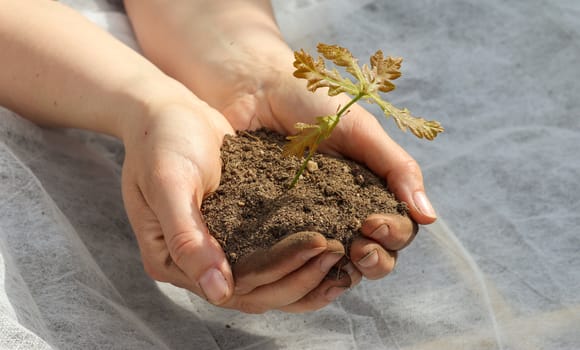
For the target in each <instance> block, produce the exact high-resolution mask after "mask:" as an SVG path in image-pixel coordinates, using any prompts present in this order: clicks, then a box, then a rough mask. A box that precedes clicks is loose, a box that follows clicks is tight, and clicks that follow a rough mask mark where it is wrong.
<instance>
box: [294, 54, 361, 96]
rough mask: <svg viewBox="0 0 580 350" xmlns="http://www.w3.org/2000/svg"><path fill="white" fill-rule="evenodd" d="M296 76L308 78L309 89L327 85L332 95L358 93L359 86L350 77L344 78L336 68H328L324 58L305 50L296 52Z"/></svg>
mask: <svg viewBox="0 0 580 350" xmlns="http://www.w3.org/2000/svg"><path fill="white" fill-rule="evenodd" d="M294 68H296V70H295V71H294V76H295V77H297V78H301V79H306V80H307V81H308V83H307V89H308V90H309V91H312V92H314V91H316V90H317V89H318V88H321V87H327V88H328V94H329V95H330V96H335V95H338V94H340V93H342V92H346V93H350V94H353V95H356V93H357V92H358V88H357V86H356V85H355V84H353V82H352V81H351V80H350V79H347V78H343V77H342V76H341V75H340V73H339V72H338V71H337V70H336V69H333V70H328V69H327V68H326V65H325V64H324V60H323V59H322V58H321V57H318V58H317V59H316V60H314V58H312V56H310V55H309V54H308V53H306V52H304V50H302V49H301V50H300V51H296V52H294Z"/></svg>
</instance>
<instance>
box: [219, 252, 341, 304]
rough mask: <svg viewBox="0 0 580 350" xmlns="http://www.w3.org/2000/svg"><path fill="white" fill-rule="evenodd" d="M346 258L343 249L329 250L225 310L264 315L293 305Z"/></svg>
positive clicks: (239, 299)
mask: <svg viewBox="0 0 580 350" xmlns="http://www.w3.org/2000/svg"><path fill="white" fill-rule="evenodd" d="M343 256H344V248H342V245H341V249H340V250H328V251H326V252H324V253H322V254H320V255H318V256H316V257H315V258H313V259H310V260H309V261H308V262H307V263H306V264H305V265H304V266H303V267H302V268H300V269H298V270H296V271H294V272H292V273H290V274H288V275H287V276H285V277H284V278H282V279H280V280H278V281H276V282H274V283H271V284H268V285H264V286H261V287H258V288H256V289H254V290H253V291H252V292H251V293H249V294H246V295H242V296H236V295H234V297H233V298H232V299H231V300H230V301H228V302H227V303H225V304H223V306H225V307H229V308H233V309H237V310H241V311H243V312H246V313H263V312H266V311H268V310H272V309H279V308H281V307H284V306H286V305H289V304H292V303H294V302H296V301H298V300H300V299H301V298H303V297H304V296H305V295H307V294H308V293H310V292H311V291H312V290H313V289H314V288H316V287H317V286H318V285H319V284H320V283H321V281H323V280H324V278H325V277H326V275H327V274H328V272H329V271H330V269H331V268H332V267H333V266H334V265H335V264H336V263H337V262H338V261H339V260H340V259H341V258H342V257H343Z"/></svg>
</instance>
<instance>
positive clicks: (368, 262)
mask: <svg viewBox="0 0 580 350" xmlns="http://www.w3.org/2000/svg"><path fill="white" fill-rule="evenodd" d="M378 262H379V253H378V252H377V250H376V249H374V250H373V251H372V252H370V253H368V254H367V255H365V256H364V257H363V258H362V259H360V260H359V261H358V262H357V264H359V265H360V266H362V267H373V266H375V265H376V264H377V263H378Z"/></svg>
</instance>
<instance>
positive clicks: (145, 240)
mask: <svg viewBox="0 0 580 350" xmlns="http://www.w3.org/2000/svg"><path fill="white" fill-rule="evenodd" d="M122 189H123V200H124V203H125V208H126V211H127V216H128V217H129V221H130V222H131V226H132V227H133V230H134V231H135V236H136V237H137V243H138V245H139V250H140V253H141V260H142V263H143V268H144V269H145V272H146V273H147V274H148V275H149V277H151V278H152V279H154V280H156V281H159V282H168V283H171V284H174V285H176V286H178V287H181V288H187V289H191V288H192V287H193V284H192V282H191V281H190V280H189V279H188V278H187V276H186V275H185V274H184V273H183V271H181V269H179V267H177V266H176V265H175V264H174V263H173V260H172V259H171V256H170V254H169V250H168V249H167V245H166V244H165V239H164V238H163V232H162V231H161V225H160V224H159V221H158V220H157V217H156V216H155V214H154V213H153V212H152V211H151V209H150V208H149V207H148V206H147V204H146V203H145V199H144V198H143V195H142V193H141V191H140V190H139V188H138V187H137V186H123V188H122Z"/></svg>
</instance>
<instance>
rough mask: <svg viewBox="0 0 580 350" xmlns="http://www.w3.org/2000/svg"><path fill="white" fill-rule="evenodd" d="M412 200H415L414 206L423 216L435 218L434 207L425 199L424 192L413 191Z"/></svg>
mask: <svg viewBox="0 0 580 350" xmlns="http://www.w3.org/2000/svg"><path fill="white" fill-rule="evenodd" d="M413 201H414V202H415V207H416V208H417V209H418V210H419V211H420V212H421V213H422V214H423V215H425V216H428V217H430V218H437V213H435V209H433V206H432V205H431V202H429V199H427V195H426V194H425V192H422V191H418V192H415V193H413Z"/></svg>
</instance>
